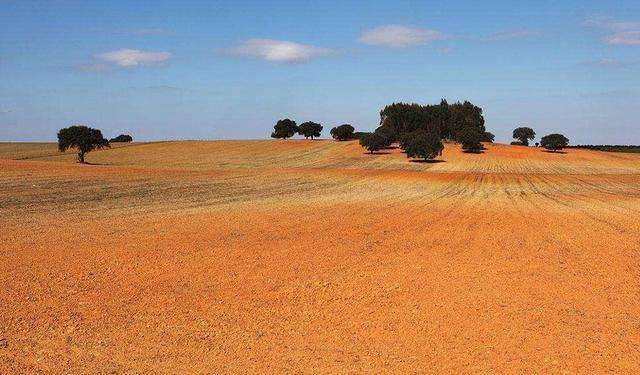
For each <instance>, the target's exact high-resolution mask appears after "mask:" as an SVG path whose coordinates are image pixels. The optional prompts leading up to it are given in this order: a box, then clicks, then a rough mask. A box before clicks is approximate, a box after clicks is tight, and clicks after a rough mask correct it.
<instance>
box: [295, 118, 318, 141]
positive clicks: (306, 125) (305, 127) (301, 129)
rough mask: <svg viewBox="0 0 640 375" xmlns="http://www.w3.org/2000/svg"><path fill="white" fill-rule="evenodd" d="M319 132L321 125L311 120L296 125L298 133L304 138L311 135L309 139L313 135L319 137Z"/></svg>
mask: <svg viewBox="0 0 640 375" xmlns="http://www.w3.org/2000/svg"><path fill="white" fill-rule="evenodd" d="M321 132H322V125H320V124H318V123H316V122H313V121H307V122H303V123H302V124H300V126H298V133H300V135H303V136H304V137H305V138H309V137H311V139H313V137H319V136H320V133H321Z"/></svg>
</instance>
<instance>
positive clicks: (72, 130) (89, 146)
mask: <svg viewBox="0 0 640 375" xmlns="http://www.w3.org/2000/svg"><path fill="white" fill-rule="evenodd" d="M105 147H109V141H108V140H106V139H105V138H104V137H103V136H102V132H101V131H100V130H98V129H93V128H90V127H87V126H84V125H74V126H70V127H68V128H63V129H60V131H58V150H60V152H65V151H66V150H68V149H72V148H75V149H77V150H78V161H79V162H80V163H84V156H85V154H86V153H87V152H90V151H93V150H97V149H102V148H105Z"/></svg>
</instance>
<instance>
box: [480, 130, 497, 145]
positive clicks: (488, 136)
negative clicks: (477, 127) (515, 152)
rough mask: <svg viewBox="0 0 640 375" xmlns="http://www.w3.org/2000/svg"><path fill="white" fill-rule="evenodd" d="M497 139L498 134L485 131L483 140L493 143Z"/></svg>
mask: <svg viewBox="0 0 640 375" xmlns="http://www.w3.org/2000/svg"><path fill="white" fill-rule="evenodd" d="M495 140H496V136H495V135H493V133H491V132H484V134H483V135H482V142H489V143H493V142H494V141H495Z"/></svg>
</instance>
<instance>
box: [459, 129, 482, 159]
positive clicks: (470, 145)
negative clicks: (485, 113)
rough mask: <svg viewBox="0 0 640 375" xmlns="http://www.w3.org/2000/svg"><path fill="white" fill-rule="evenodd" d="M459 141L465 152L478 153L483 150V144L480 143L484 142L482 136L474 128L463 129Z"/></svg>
mask: <svg viewBox="0 0 640 375" xmlns="http://www.w3.org/2000/svg"><path fill="white" fill-rule="evenodd" d="M458 139H459V140H460V143H461V144H462V149H463V150H464V151H465V152H474V153H478V152H480V151H482V149H483V147H482V143H480V141H482V134H480V132H478V131H477V130H476V129H474V128H465V129H462V130H461V131H460V132H459V134H458Z"/></svg>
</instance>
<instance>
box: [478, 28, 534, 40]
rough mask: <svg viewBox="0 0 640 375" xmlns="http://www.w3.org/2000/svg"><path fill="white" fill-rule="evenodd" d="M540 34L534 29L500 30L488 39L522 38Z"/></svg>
mask: <svg viewBox="0 0 640 375" xmlns="http://www.w3.org/2000/svg"><path fill="white" fill-rule="evenodd" d="M538 34H540V33H539V32H538V31H534V30H511V31H499V32H496V33H493V34H491V35H489V37H488V38H487V39H488V40H495V41H498V40H509V39H521V38H529V37H533V36H536V35H538Z"/></svg>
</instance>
